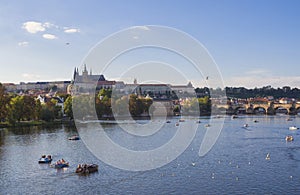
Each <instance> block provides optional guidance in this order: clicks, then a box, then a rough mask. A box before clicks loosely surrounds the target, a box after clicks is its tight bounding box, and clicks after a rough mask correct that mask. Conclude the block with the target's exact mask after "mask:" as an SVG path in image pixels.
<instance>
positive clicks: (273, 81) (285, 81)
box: [224, 75, 300, 88]
mask: <svg viewBox="0 0 300 195" xmlns="http://www.w3.org/2000/svg"><path fill="white" fill-rule="evenodd" d="M224 82H225V85H226V86H232V87H246V88H254V87H263V86H267V85H271V86H273V87H283V86H291V87H298V88H299V87H300V76H291V77H289V76H268V75H264V76H262V75H259V76H239V77H231V78H229V79H224Z"/></svg>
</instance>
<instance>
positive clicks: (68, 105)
mask: <svg viewBox="0 0 300 195" xmlns="http://www.w3.org/2000/svg"><path fill="white" fill-rule="evenodd" d="M72 101H73V100H72V96H68V97H67V98H66V100H65V102H64V113H65V114H66V116H67V117H69V118H71V119H73V109H72Z"/></svg>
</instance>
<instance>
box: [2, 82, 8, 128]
mask: <svg viewBox="0 0 300 195" xmlns="http://www.w3.org/2000/svg"><path fill="white" fill-rule="evenodd" d="M9 100H10V97H9V96H8V95H7V94H6V93H5V88H4V86H3V85H2V84H1V83H0V122H3V121H5V119H6V117H7V115H8V109H7V105H8V103H9Z"/></svg>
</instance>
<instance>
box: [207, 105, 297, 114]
mask: <svg viewBox="0 0 300 195" xmlns="http://www.w3.org/2000/svg"><path fill="white" fill-rule="evenodd" d="M213 106H215V107H216V108H218V109H219V110H220V111H225V110H226V113H227V114H239V113H243V114H258V113H261V114H270V115H273V114H276V113H284V114H291V115H296V114H298V113H300V104H298V103H294V104H280V103H273V102H268V103H264V104H263V103H248V104H234V105H227V104H224V105H213Z"/></svg>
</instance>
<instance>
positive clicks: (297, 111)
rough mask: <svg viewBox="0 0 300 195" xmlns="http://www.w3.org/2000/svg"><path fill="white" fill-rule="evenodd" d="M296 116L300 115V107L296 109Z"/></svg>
mask: <svg viewBox="0 0 300 195" xmlns="http://www.w3.org/2000/svg"><path fill="white" fill-rule="evenodd" d="M296 114H300V106H299V107H296Z"/></svg>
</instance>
